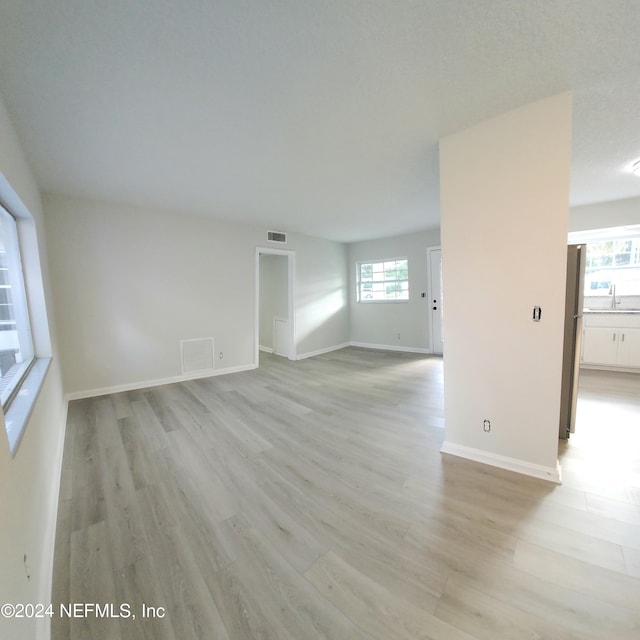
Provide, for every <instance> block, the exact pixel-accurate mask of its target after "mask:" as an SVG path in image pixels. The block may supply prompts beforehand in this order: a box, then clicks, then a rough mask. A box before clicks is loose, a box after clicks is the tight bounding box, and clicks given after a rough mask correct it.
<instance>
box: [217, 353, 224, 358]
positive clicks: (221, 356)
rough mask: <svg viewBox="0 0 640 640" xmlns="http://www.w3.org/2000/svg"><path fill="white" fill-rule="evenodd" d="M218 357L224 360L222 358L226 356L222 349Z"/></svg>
mask: <svg viewBox="0 0 640 640" xmlns="http://www.w3.org/2000/svg"><path fill="white" fill-rule="evenodd" d="M218 358H220V360H222V358H224V353H223V352H222V351H221V352H220V355H219V356H218Z"/></svg>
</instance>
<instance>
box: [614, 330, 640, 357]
mask: <svg viewBox="0 0 640 640" xmlns="http://www.w3.org/2000/svg"><path fill="white" fill-rule="evenodd" d="M618 364H619V365H620V366H622V367H640V329H631V328H629V327H627V328H626V329H619V330H618Z"/></svg>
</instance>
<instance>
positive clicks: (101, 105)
mask: <svg viewBox="0 0 640 640" xmlns="http://www.w3.org/2000/svg"><path fill="white" fill-rule="evenodd" d="M639 53H640V2H638V0H629V1H625V0H555V1H554V0H524V1H516V0H512V1H506V0H487V1H479V0H405V1H402V0H384V1H383V0H323V1H320V2H319V1H318V0H218V1H215V0H180V1H178V0H173V1H169V0H109V1H108V2H107V1H104V0H55V1H52V0H0V93H1V94H2V95H3V97H4V100H5V102H6V104H7V107H8V109H9V112H10V114H11V117H12V119H13V121H14V123H15V125H16V128H17V129H18V132H19V135H20V136H21V139H22V142H23V145H24V147H25V150H26V153H27V156H28V158H29V161H30V163H31V165H32V168H33V170H34V174H35V176H36V179H37V181H38V183H39V185H40V187H41V188H42V190H43V191H49V192H54V193H63V194H68V195H79V196H87V197H92V198H98V199H102V200H109V201H114V202H129V203H133V204H140V205H150V206H154V207H162V208H167V209H170V210H175V211H177V212H185V213H197V214H202V215H211V216H215V217H220V218H229V219H235V220H238V221H247V222H260V223H261V224H264V225H267V226H269V227H273V228H277V229H283V230H288V231H300V232H304V233H309V234H312V235H318V236H323V237H327V238H332V239H336V240H342V241H351V240H358V239H364V238H372V237H379V236H384V235H395V234H399V233H405V232H408V231H412V230H416V229H420V228H425V227H429V226H435V225H437V224H438V220H439V191H438V139H439V137H441V136H442V135H443V134H448V133H452V132H454V131H456V130H459V129H462V128H464V127H467V126H469V125H471V124H475V123H477V122H480V121H482V120H484V119H486V118H488V117H491V116H494V115H497V114H500V113H502V112H505V111H507V110H509V109H512V108H514V107H517V106H520V105H523V104H526V103H528V102H531V101H534V100H537V99H540V98H544V97H547V96H550V95H553V94H556V93H559V92H563V91H569V90H570V91H573V94H574V137H573V159H572V174H571V181H572V182H571V204H574V205H576V204H585V203H591V202H597V201H604V200H613V199H619V198H627V197H633V196H638V195H640V179H639V178H636V177H634V176H632V175H630V174H629V173H628V168H629V165H630V164H631V162H632V161H633V160H635V159H637V158H639V157H640V118H639V113H640V111H639V109H638V105H639V104H640V73H639V69H640V67H639V62H638V61H639V59H640V56H639V55H638V54H639Z"/></svg>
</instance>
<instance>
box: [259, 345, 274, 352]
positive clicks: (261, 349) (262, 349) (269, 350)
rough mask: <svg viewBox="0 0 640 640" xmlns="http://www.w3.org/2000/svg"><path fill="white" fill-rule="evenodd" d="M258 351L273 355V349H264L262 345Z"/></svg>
mask: <svg viewBox="0 0 640 640" xmlns="http://www.w3.org/2000/svg"><path fill="white" fill-rule="evenodd" d="M258 349H260V351H264V352H265V353H273V349H272V348H271V347H263V346H262V345H260V346H259V347H258Z"/></svg>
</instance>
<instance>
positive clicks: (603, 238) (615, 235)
mask: <svg viewBox="0 0 640 640" xmlns="http://www.w3.org/2000/svg"><path fill="white" fill-rule="evenodd" d="M569 242H570V243H571V244H576V243H580V244H585V245H586V247H587V252H586V268H585V277H584V306H585V309H592V310H600V309H602V310H604V309H607V310H631V309H640V225H633V226H630V227H617V228H613V229H600V230H597V231H590V232H577V233H570V234H569Z"/></svg>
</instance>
